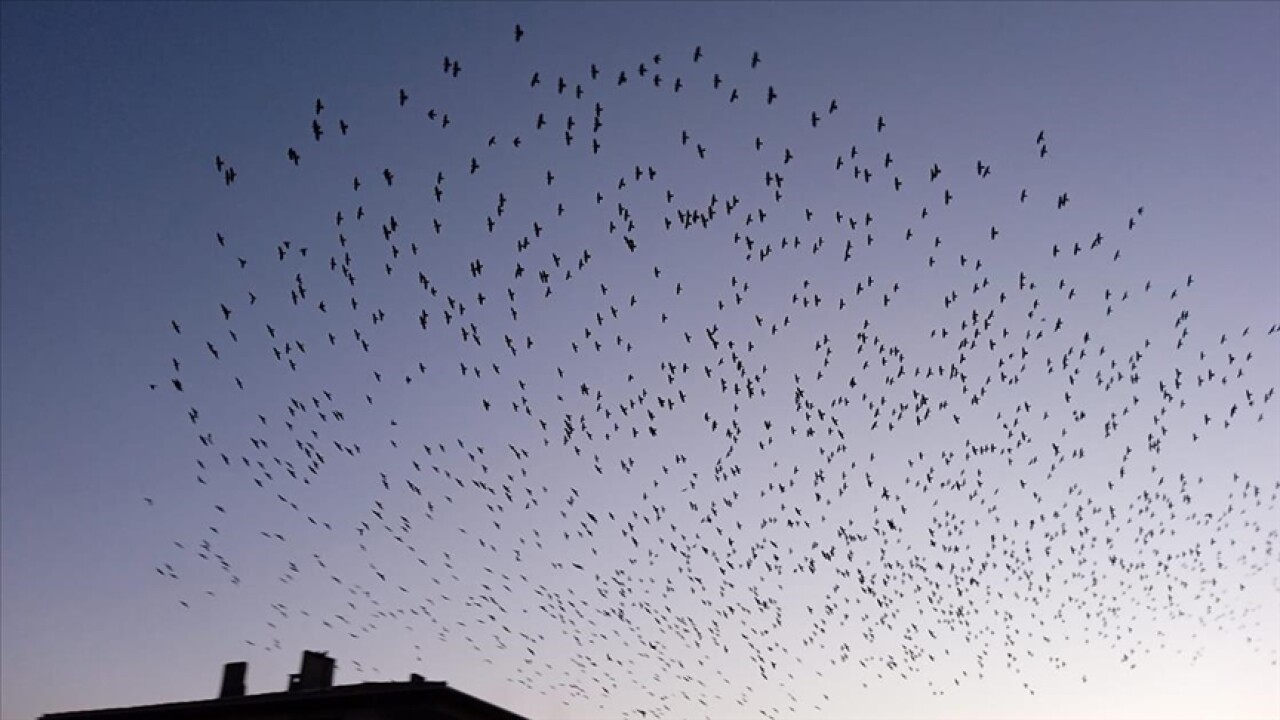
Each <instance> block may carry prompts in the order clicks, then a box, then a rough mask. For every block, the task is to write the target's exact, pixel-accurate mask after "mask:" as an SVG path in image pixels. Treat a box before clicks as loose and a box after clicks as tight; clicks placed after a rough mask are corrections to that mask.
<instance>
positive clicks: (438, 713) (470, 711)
mask: <svg viewBox="0 0 1280 720" xmlns="http://www.w3.org/2000/svg"><path fill="white" fill-rule="evenodd" d="M248 668H249V666H248V663H244V662H231V663H227V664H226V665H225V666H224V667H223V669H222V689H221V690H220V691H219V693H218V697H217V698H215V699H212V700H192V701H188V702H176V703H164V704H162V705H143V706H139V707H129V708H112V709H107V710H82V711H77V712H65V713H53V714H49V715H44V716H42V717H41V720H135V718H136V719H137V720H143V719H145V720H158V719H159V718H173V719H174V720H525V718H523V717H522V716H520V715H517V714H515V713H513V712H511V711H509V710H504V709H502V708H500V707H498V706H497V705H492V704H490V703H487V702H485V701H483V700H481V699H480V698H477V697H473V696H471V695H468V694H466V693H464V692H461V691H459V690H455V689H453V688H451V687H449V686H448V685H446V684H445V683H443V682H440V681H428V680H425V679H423V677H422V676H421V675H418V674H416V673H415V674H413V675H410V676H409V680H408V681H407V682H367V683H360V684H358V685H338V686H335V685H334V684H333V668H334V662H333V658H331V657H329V656H328V655H326V654H324V653H318V652H312V651H310V650H307V651H306V652H304V653H303V654H302V668H301V670H299V671H298V672H297V673H295V674H293V675H290V676H289V689H288V690H285V691H283V692H274V693H262V694H259V695H246V694H245V686H244V680H245V675H246V673H247V671H248Z"/></svg>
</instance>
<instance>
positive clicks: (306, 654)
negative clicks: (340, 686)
mask: <svg viewBox="0 0 1280 720" xmlns="http://www.w3.org/2000/svg"><path fill="white" fill-rule="evenodd" d="M331 687H333V658H331V657H329V656H328V655H326V654H324V653H318V652H312V651H310V650H304V651H303V652H302V670H300V671H299V672H298V673H297V674H295V675H290V676H289V692H294V691H297V690H326V689H328V688H331Z"/></svg>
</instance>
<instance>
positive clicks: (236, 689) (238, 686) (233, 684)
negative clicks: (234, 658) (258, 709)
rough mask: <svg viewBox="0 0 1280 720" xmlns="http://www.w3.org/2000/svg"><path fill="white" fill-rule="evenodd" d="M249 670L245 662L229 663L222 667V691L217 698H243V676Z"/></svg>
mask: <svg viewBox="0 0 1280 720" xmlns="http://www.w3.org/2000/svg"><path fill="white" fill-rule="evenodd" d="M248 670H249V663H247V662H243V661H241V662H229V663H227V664H226V665H223V666H222V691H221V692H219V693H218V698H219V699H221V698H233V697H243V696H244V675H245V673H246V672H247V671H248Z"/></svg>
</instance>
